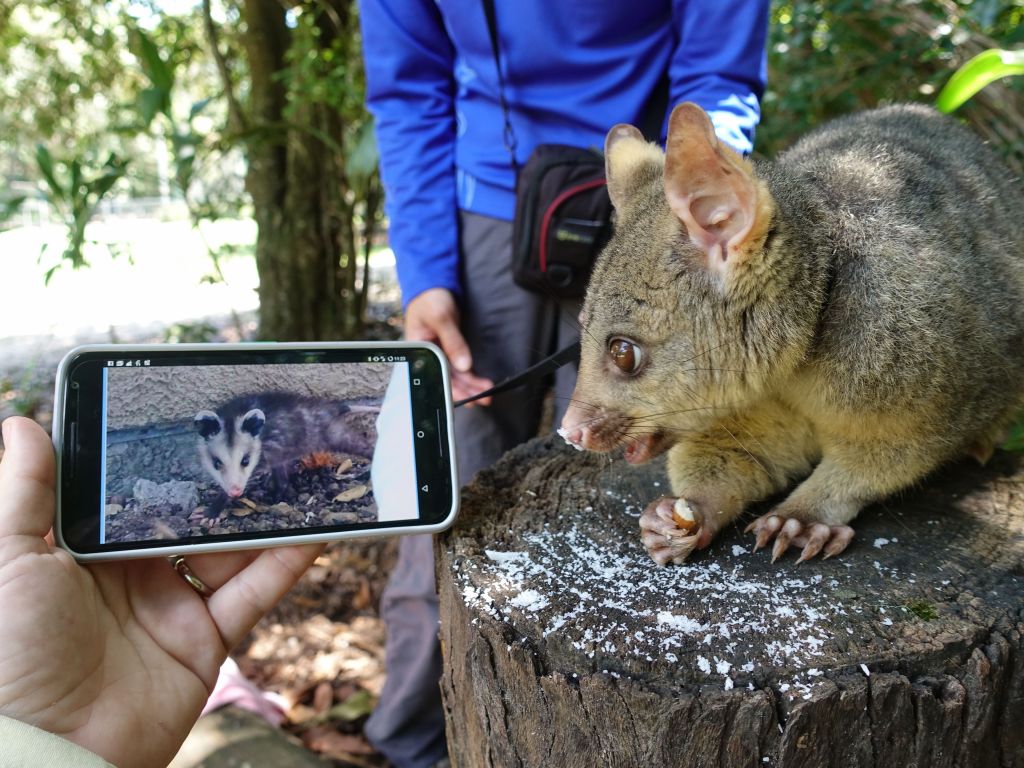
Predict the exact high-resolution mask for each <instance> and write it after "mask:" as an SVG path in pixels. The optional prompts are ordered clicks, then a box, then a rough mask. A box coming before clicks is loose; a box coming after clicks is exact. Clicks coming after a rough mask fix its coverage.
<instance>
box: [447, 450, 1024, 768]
mask: <svg viewBox="0 0 1024 768" xmlns="http://www.w3.org/2000/svg"><path fill="white" fill-rule="evenodd" d="M665 493H668V484H667V481H666V479H665V477H664V470H663V465H662V464H661V463H658V462H656V463H653V464H651V465H646V466H643V467H629V466H626V465H624V464H623V463H622V462H621V460H619V461H616V462H614V463H609V461H608V459H607V457H604V456H600V455H596V454H582V453H577V452H575V451H573V450H571V449H569V448H568V447H567V446H565V445H563V444H562V441H561V440H560V439H559V438H557V437H556V438H552V439H538V440H535V441H533V442H531V443H528V444H527V445H525V446H522V447H520V448H519V449H517V450H515V451H513V452H512V453H510V454H508V455H507V456H506V457H505V458H504V459H503V460H502V461H501V462H500V463H499V464H498V465H496V466H495V467H494V468H493V469H491V470H488V471H485V472H482V473H480V475H478V476H477V478H476V480H475V481H474V482H473V484H471V485H470V486H469V487H468V488H467V489H465V491H464V494H463V504H462V512H461V517H460V519H459V522H458V524H457V526H456V527H455V528H454V529H452V530H451V531H449V532H448V533H447V534H445V535H444V536H442V537H439V540H438V548H437V554H438V558H437V561H438V565H437V573H438V583H439V588H440V599H441V615H442V617H443V620H442V626H441V639H442V647H443V648H444V654H445V669H444V675H443V678H442V691H443V694H444V700H445V708H446V716H447V724H448V742H449V750H450V753H451V756H452V759H453V764H454V765H455V766H457V767H458V768H486V767H491V766H495V767H501V768H505V767H509V768H511V767H513V766H515V767H517V768H520V767H522V768H525V767H529V766H538V767H539V766H559V768H571V767H573V766H580V768H583V767H584V766H586V767H587V768H593V767H595V766H622V767H623V768H625V767H626V766H645V767H646V766H673V768H675V767H676V766H722V767H723V768H724V767H729V768H731V767H732V766H744V767H746V768H755V766H769V765H770V766H786V767H787V768H792V767H796V766H806V767H807V768H812V767H813V768H820V767H821V766H829V767H830V768H831V767H833V766H864V767H865V768H867V767H874V768H897V767H898V768H903V767H904V766H907V767H908V768H909V767H914V766H916V767H919V768H939V767H944V766H949V767H950V768H952V767H953V766H958V767H961V766H963V767H966V766H972V767H973V766H977V768H983V767H984V768H992V767H996V766H998V767H999V768H1011V767H1012V768H1020V767H1021V766H1024V729H1022V727H1021V726H1022V724H1024V639H1022V635H1024V465H1022V462H1021V461H1020V459H1019V457H1015V456H1013V455H1010V454H997V456H996V458H995V459H994V460H993V461H992V462H990V464H989V466H988V467H986V468H978V467H975V466H968V465H967V464H962V465H957V466H955V467H948V468H946V469H944V470H942V471H941V472H939V473H937V474H936V475H935V476H934V477H932V478H931V479H930V480H929V481H928V482H927V483H925V484H924V485H923V486H922V487H921V488H920V489H918V490H915V491H913V492H907V493H906V494H905V495H904V497H903V498H902V499H901V500H891V501H888V502H886V503H884V504H880V505H876V506H875V507H872V508H870V509H868V510H866V511H865V512H863V513H862V514H861V515H860V516H859V517H858V519H857V520H856V521H855V523H854V526H855V528H856V530H857V537H856V539H855V540H854V543H853V545H852V546H851V547H850V549H848V550H847V551H846V552H844V553H843V554H842V555H840V556H839V557H838V558H835V559H832V560H829V561H821V560H813V561H810V562H808V563H804V564H802V565H800V566H797V565H795V559H796V554H795V552H794V551H793V550H791V551H790V553H789V554H787V555H786V556H784V557H783V558H782V559H781V560H780V561H779V562H778V563H777V564H775V565H772V564H771V562H770V554H769V553H768V552H766V551H761V552H757V553H753V552H752V537H751V536H750V535H745V534H743V533H742V532H741V528H740V526H734V527H727V528H726V530H724V531H723V532H722V533H721V534H720V535H719V538H718V539H717V540H716V541H715V542H713V543H712V545H711V547H710V548H709V549H708V550H706V551H705V552H703V553H698V555H697V556H695V557H694V558H693V559H692V561H691V562H690V563H689V564H687V565H685V566H672V567H669V568H658V567H656V566H655V565H654V563H653V562H652V561H650V560H649V558H648V556H647V554H646V552H645V551H644V549H643V547H642V546H641V544H640V542H639V536H638V526H637V521H636V518H637V517H638V515H639V514H640V512H641V511H642V510H643V508H644V507H645V506H646V504H647V503H648V502H649V501H650V500H652V499H653V498H655V497H657V496H660V495H662V494H665ZM759 510H761V511H763V507H758V509H756V510H754V511H759ZM748 519H749V516H748ZM741 525H742V524H741Z"/></svg>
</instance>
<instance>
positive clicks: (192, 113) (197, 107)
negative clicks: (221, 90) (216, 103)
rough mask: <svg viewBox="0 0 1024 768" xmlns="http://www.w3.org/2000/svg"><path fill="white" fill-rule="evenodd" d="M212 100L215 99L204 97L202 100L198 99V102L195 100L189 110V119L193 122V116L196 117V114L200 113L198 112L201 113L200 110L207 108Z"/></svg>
mask: <svg viewBox="0 0 1024 768" xmlns="http://www.w3.org/2000/svg"><path fill="white" fill-rule="evenodd" d="M211 101H213V99H203V100H202V101H197V102H195V103H194V104H193V105H192V107H191V109H189V111H188V119H189V122H191V121H192V118H194V117H195V116H196V115H198V114H199V113H200V112H202V111H203V110H204V109H206V107H207V105H208V104H209V103H210V102H211Z"/></svg>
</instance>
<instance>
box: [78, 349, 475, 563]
mask: <svg viewBox="0 0 1024 768" xmlns="http://www.w3.org/2000/svg"><path fill="white" fill-rule="evenodd" d="M62 371H63V372H64V375H63V376H62V381H61V382H60V383H59V385H58V400H59V401H62V406H63V407H62V409H61V410H62V414H61V415H62V418H61V424H60V434H61V438H62V439H61V440H60V446H61V452H60V466H61V483H60V486H61V493H60V510H59V518H58V519H59V532H60V537H61V539H62V543H64V544H65V545H66V546H68V547H69V548H70V549H71V550H72V551H73V552H75V553H80V554H85V555H88V554H103V553H110V552H124V551H131V550H145V549H156V548H160V549H166V548H167V547H168V546H169V545H172V546H173V545H193V544H201V543H211V542H226V543H229V542H235V543H237V542H246V541H254V542H256V545H258V543H259V541H261V540H269V539H278V538H282V537H295V536H322V535H324V534H335V533H339V532H343V533H349V534H352V535H358V534H365V533H367V532H377V531H385V530H392V529H394V531H395V532H404V531H405V530H406V529H420V528H421V529H424V530H431V529H437V528H439V527H441V526H443V525H444V523H445V522H450V519H451V518H452V517H453V515H454V489H455V488H456V487H457V486H456V482H455V478H454V473H453V469H452V466H453V461H452V447H451V442H450V430H449V428H448V420H449V414H450V408H449V405H448V399H447V396H446V392H445V387H446V382H445V380H444V376H443V369H442V365H441V363H440V360H439V358H438V356H437V354H435V353H434V352H433V351H432V350H431V349H429V348H426V347H418V346H412V345H402V346H383V345H382V346H380V347H375V348H371V347H368V346H367V345H364V344H358V345H351V346H350V345H344V344H339V345H329V346H325V347H320V346H317V345H312V346H311V345H302V346H299V345H295V346H293V345H229V346H221V345H193V346H189V347H184V346H177V347H176V346H171V345H165V346H159V347H135V348H130V347H108V348H104V349H92V350H82V351H79V352H78V353H73V356H70V357H69V359H68V360H66V361H65V364H64V366H62ZM399 529H402V530H401V531H400V530H399ZM324 538H332V536H329V535H328V536H324Z"/></svg>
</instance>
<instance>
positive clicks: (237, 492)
mask: <svg viewBox="0 0 1024 768" xmlns="http://www.w3.org/2000/svg"><path fill="white" fill-rule="evenodd" d="M241 495H242V489H241V488H238V487H237V486H234V487H231V488H228V496H230V497H231V498H232V499H237V498H238V497H239V496H241Z"/></svg>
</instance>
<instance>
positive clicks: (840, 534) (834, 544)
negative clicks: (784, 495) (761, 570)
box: [745, 513, 853, 563]
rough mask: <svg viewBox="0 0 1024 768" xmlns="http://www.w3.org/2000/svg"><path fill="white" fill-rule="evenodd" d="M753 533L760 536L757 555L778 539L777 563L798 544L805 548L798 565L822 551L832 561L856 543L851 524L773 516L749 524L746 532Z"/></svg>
mask: <svg viewBox="0 0 1024 768" xmlns="http://www.w3.org/2000/svg"><path fill="white" fill-rule="evenodd" d="M751 531H753V532H754V534H755V535H756V537H757V540H756V541H755V542H754V551H755V552H756V551H757V550H759V549H761V548H762V547H764V546H766V545H767V544H768V542H769V541H771V539H772V538H773V537H774V538H775V544H774V546H773V547H772V562H773V563H774V562H775V561H776V560H778V559H779V558H780V557H782V555H783V554H784V553H785V552H786V550H787V549H789V547H790V546H791V545H794V544H795V545H796V546H798V547H803V549H802V550H801V552H800V557H798V558H797V563H802V562H804V561H805V560H810V559H811V558H812V557H814V556H815V555H817V554H818V553H819V552H821V551H822V550H824V551H825V554H824V555H823V556H822V558H821V559H822V560H828V559H829V558H830V557H832V556H833V555H838V554H839V553H840V552H842V551H843V550H844V549H846V548H847V547H848V546H849V545H850V542H851V541H853V528H851V527H850V526H848V525H826V524H825V523H818V522H807V523H805V522H803V521H801V520H797V519H796V518H795V517H790V518H785V517H781V516H780V515H776V514H772V513H768V514H767V515H762V516H761V517H759V518H757V520H755V521H754V522H752V523H751V524H750V525H748V526H747V528H746V531H745V533H750V532H751Z"/></svg>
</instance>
